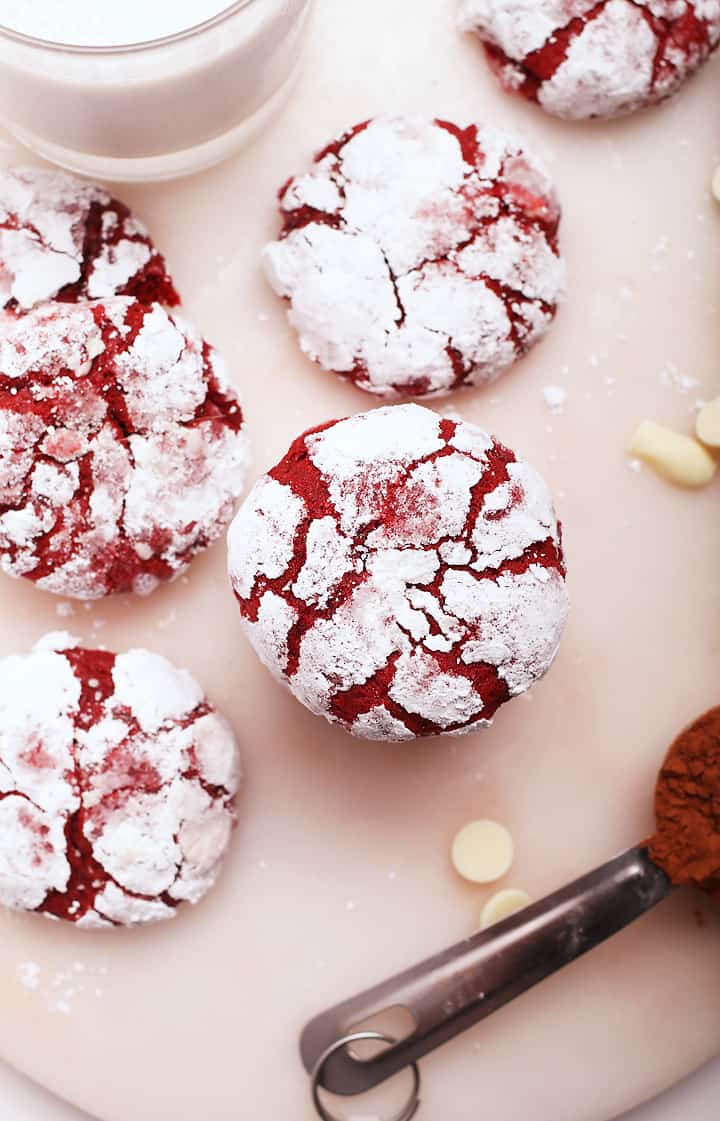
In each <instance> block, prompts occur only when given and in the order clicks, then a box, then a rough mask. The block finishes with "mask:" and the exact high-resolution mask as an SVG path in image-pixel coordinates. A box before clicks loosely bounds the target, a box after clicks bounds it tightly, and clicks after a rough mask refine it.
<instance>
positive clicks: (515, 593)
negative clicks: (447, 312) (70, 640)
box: [229, 405, 567, 740]
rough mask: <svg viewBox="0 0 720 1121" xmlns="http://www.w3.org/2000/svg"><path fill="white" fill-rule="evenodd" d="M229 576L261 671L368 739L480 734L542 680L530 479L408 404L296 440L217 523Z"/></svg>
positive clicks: (539, 526) (491, 444) (542, 533)
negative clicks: (222, 528)
mask: <svg viewBox="0 0 720 1121" xmlns="http://www.w3.org/2000/svg"><path fill="white" fill-rule="evenodd" d="M229 569H230V577H231V581H232V585H233V588H234V591H235V594H236V596H237V599H238V601H239V603H240V611H241V615H242V619H243V622H244V627H245V630H246V632H247V634H248V636H249V638H250V641H251V643H252V644H253V646H254V647H255V650H256V651H257V653H258V655H259V656H260V658H261V659H262V660H263V661H264V662H265V664H266V665H267V666H268V667H269V668H270V669H271V670H272V671H273V673H274V674H275V675H276V676H277V677H278V678H279V679H280V680H282V681H283V682H285V683H286V684H287V685H288V686H289V687H290V689H291V690H292V692H293V693H294V694H295V696H296V697H297V698H298V699H299V700H300V701H302V703H303V704H305V705H306V706H307V707H308V708H309V709H310V710H311V711H312V712H314V713H317V714H322V715H323V716H325V717H326V718H327V719H328V720H331V721H333V722H334V723H337V724H340V725H342V727H344V728H346V729H347V730H348V731H350V732H352V733H353V734H355V735H357V736H361V737H365V738H367V739H374V740H411V739H413V738H415V737H416V736H427V735H437V734H440V733H449V732H454V733H458V732H468V731H471V730H472V729H474V728H478V727H479V726H481V725H485V724H487V723H488V722H489V721H490V719H491V718H492V716H493V715H494V714H495V712H496V711H497V709H498V708H499V706H500V705H501V704H503V703H504V702H505V701H507V700H509V699H510V698H511V697H513V696H517V695H518V694H519V693H523V692H524V691H525V690H526V689H528V688H529V687H530V686H531V685H532V684H533V683H534V682H535V681H537V680H538V678H540V677H542V675H543V674H544V673H545V672H546V670H547V669H548V668H549V667H550V664H551V663H552V661H553V658H554V657H555V654H556V652H557V649H558V645H559V643H560V637H561V634H562V630H563V626H564V623H565V618H566V612H567V596H566V590H565V567H564V562H563V554H562V547H561V540H560V527H559V525H558V522H557V519H556V517H555V513H554V510H553V504H552V499H551V497H550V494H549V492H548V489H547V486H546V485H545V483H544V482H543V480H542V479H541V477H540V476H539V475H538V474H537V472H536V471H534V470H533V468H532V467H529V466H528V465H527V464H526V463H523V462H522V461H521V460H518V459H517V458H516V456H515V455H514V454H513V452H511V451H509V450H508V449H507V448H505V447H503V446H502V444H499V443H498V442H497V440H495V439H493V437H492V436H488V435H486V434H485V433H484V432H482V431H481V430H480V429H479V428H476V427H474V426H473V425H471V424H466V423H464V422H461V421H454V420H443V419H442V418H441V417H439V416H438V415H437V414H436V413H434V412H430V411H429V410H428V409H423V408H420V407H419V406H418V405H397V406H394V407H392V406H391V407H389V408H383V409H377V410H375V411H373V412H370V413H364V414H361V415H360V416H356V417H352V418H351V419H349V420H343V421H334V422H331V423H330V424H328V425H325V426H324V427H323V428H318V429H316V430H314V431H312V432H308V433H306V434H305V435H304V436H301V437H300V438H299V439H298V440H296V441H295V443H294V444H293V445H292V447H291V448H290V451H289V452H288V454H287V455H286V456H285V458H284V459H283V460H282V461H281V462H280V463H279V464H278V465H277V467H275V468H274V469H273V470H272V471H270V472H269V474H267V475H265V476H264V477H263V478H262V479H260V481H259V482H258V483H257V484H256V486H255V488H254V489H253V491H252V492H251V494H250V495H249V497H248V498H247V500H246V502H245V503H244V505H243V507H242V508H241V510H240V512H239V514H238V516H237V518H236V519H235V521H234V522H233V525H232V527H231V529H230V535H229Z"/></svg>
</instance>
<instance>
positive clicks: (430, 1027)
mask: <svg viewBox="0 0 720 1121" xmlns="http://www.w3.org/2000/svg"><path fill="white" fill-rule="evenodd" d="M671 889H672V885H671V883H670V880H669V879H668V877H667V876H666V875H665V873H664V872H663V871H662V870H661V869H660V868H658V867H657V865H656V864H654V863H653V862H652V860H651V859H650V857H649V856H648V853H647V850H646V849H645V848H643V847H638V848H633V849H630V850H629V851H628V852H625V853H623V854H622V855H621V856H618V857H616V858H615V859H614V860H611V861H609V862H608V863H607V864H604V865H602V867H600V868H597V869H596V870H595V871H594V872H590V873H588V874H587V875H585V876H582V877H581V878H580V879H579V880H575V881H574V882H573V883H571V884H568V885H567V887H564V888H561V889H560V890H559V891H556V892H554V893H553V894H552V895H548V896H546V897H545V898H544V899H540V900H539V901H538V902H537V903H534V904H532V905H531V906H529V907H526V908H525V909H524V910H523V911H520V912H519V913H518V914H516V915H512V916H511V917H510V918H508V919H505V920H504V921H503V922H501V923H498V924H497V925H496V926H494V927H492V928H491V929H490V930H487V931H484V932H482V933H480V934H476V935H475V936H474V937H472V938H469V939H467V940H466V941H465V942H461V943H459V944H458V945H456V946H453V947H451V948H450V949H448V950H445V951H443V952H442V953H440V954H437V955H436V956H434V957H431V958H429V959H428V960H427V961H424V962H422V963H421V964H419V965H416V966H414V967H413V968H411V969H408V970H407V971H405V972H403V973H400V974H398V975H397V976H396V977H393V978H392V979H391V980H389V981H386V982H384V983H383V984H380V985H376V986H375V987H374V988H371V989H368V990H367V992H365V993H362V994H361V995H360V996H357V997H354V998H352V999H351V1000H347V1001H344V1002H343V1003H342V1004H339V1005H337V1006H336V1007H335V1008H332V1009H330V1010H329V1011H327V1012H324V1013H322V1014H321V1015H320V1016H317V1017H316V1018H315V1019H314V1020H312V1021H311V1022H310V1023H309V1024H308V1025H307V1027H306V1028H305V1030H304V1031H303V1034H302V1038H301V1042H300V1050H301V1055H302V1059H303V1062H304V1064H305V1067H306V1068H307V1070H308V1071H311V1070H312V1069H313V1068H314V1066H315V1064H316V1062H317V1061H318V1059H319V1058H320V1056H321V1055H322V1054H323V1053H324V1052H325V1051H326V1050H327V1049H328V1048H329V1047H331V1046H332V1044H333V1043H335V1042H336V1041H337V1040H339V1039H342V1038H343V1037H345V1036H347V1035H349V1034H351V1033H352V1031H353V1029H354V1028H356V1027H357V1026H358V1025H359V1024H364V1023H365V1022H366V1021H368V1020H370V1019H371V1018H373V1017H377V1016H380V1015H381V1014H382V1013H383V1012H385V1011H387V1010H388V1009H390V1008H394V1007H397V1006H401V1007H403V1008H405V1009H407V1011H409V1012H410V1014H411V1016H412V1018H413V1020H414V1025H415V1026H414V1029H413V1030H412V1033H411V1034H410V1035H408V1036H406V1037H405V1038H404V1039H401V1040H400V1041H399V1042H398V1043H396V1044H394V1045H393V1046H391V1047H390V1048H389V1049H388V1050H385V1051H382V1052H381V1053H380V1054H379V1055H377V1056H375V1057H374V1058H372V1059H365V1060H363V1059H360V1058H358V1057H357V1056H354V1055H353V1054H352V1053H351V1052H350V1050H349V1049H348V1048H345V1049H343V1050H340V1051H337V1052H336V1053H335V1055H334V1056H333V1057H332V1058H331V1059H330V1060H329V1061H328V1062H327V1064H326V1066H325V1068H324V1075H323V1085H324V1088H325V1089H326V1090H328V1091H330V1092H331V1093H335V1094H341V1095H345V1096H350V1095H355V1094H362V1093H364V1092H365V1091H367V1090H370V1089H372V1088H373V1087H374V1086H377V1085H379V1084H380V1083H381V1082H384V1081H385V1080H386V1079H387V1078H390V1077H392V1075H394V1074H397V1072H398V1071H400V1070H403V1069H404V1068H405V1067H406V1066H408V1065H410V1064H411V1063H413V1062H416V1061H417V1060H418V1059H420V1058H422V1057H423V1055H427V1054H428V1053H429V1052H430V1051H434V1050H435V1048H436V1047H439V1046H441V1045H442V1044H443V1043H446V1042H447V1041H448V1040H450V1039H453V1038H454V1037H455V1036H456V1035H459V1034H460V1033H461V1032H463V1031H465V1030H466V1029H467V1028H469V1027H471V1026H472V1025H473V1024H476V1023H478V1022H479V1021H480V1020H483V1019H485V1017H486V1016H489V1015H490V1014H491V1013H492V1012H495V1011H496V1009H498V1008H501V1007H502V1006H503V1005H505V1004H507V1003H508V1002H509V1001H511V1000H513V999H514V998H515V997H516V996H519V995H520V994H521V993H523V992H525V991H526V990H527V989H529V988H531V987H532V986H533V985H536V984H537V983H538V982H539V981H542V980H544V978H546V977H549V976H550V974H552V973H555V972H556V971H557V970H558V969H561V968H562V967H563V966H564V965H567V964H568V963H569V962H571V961H574V960H575V959H576V958H579V957H580V956H581V955H582V954H585V953H587V952H588V950H592V949H593V948H594V947H595V946H598V945H600V943H601V942H604V941H605V940H606V939H607V938H610V937H611V935H613V934H616V933H617V931H619V930H622V929H623V927H625V926H627V925H628V923H631V922H632V921H633V920H634V919H636V918H639V917H640V915H642V914H644V913H645V912H646V911H648V910H650V908H651V907H654V906H655V905H656V904H657V903H659V902H660V901H661V900H662V899H664V898H665V896H666V895H668V894H669V892H670V891H671Z"/></svg>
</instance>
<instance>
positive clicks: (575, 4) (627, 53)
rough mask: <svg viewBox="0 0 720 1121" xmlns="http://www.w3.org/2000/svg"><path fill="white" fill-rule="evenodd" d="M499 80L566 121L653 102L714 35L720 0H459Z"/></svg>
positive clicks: (703, 53) (687, 70) (673, 86)
mask: <svg viewBox="0 0 720 1121" xmlns="http://www.w3.org/2000/svg"><path fill="white" fill-rule="evenodd" d="M460 26H461V28H462V29H463V30H465V31H472V32H475V33H476V34H477V35H479V36H480V38H481V40H482V42H483V44H484V46H485V51H486V53H487V56H488V59H489V60H490V63H491V65H492V67H493V69H494V70H495V71H496V72H497V74H498V76H499V78H500V81H501V83H502V85H503V86H504V87H505V89H506V90H508V91H510V92H512V93H519V94H521V95H522V96H523V97H526V98H528V99H529V100H531V101H537V102H539V104H540V105H542V107H543V109H546V110H547V111H548V113H553V114H554V115H555V116H557V117H564V118H566V119H568V120H582V119H585V118H588V117H619V116H621V115H622V114H624V113H632V112H634V110H636V109H642V108H644V107H645V106H647V105H652V104H654V103H655V102H657V101H662V100H663V99H664V98H666V97H670V96H671V94H673V93H675V91H676V90H677V89H678V88H679V87H680V86H681V85H682V84H683V82H684V81H685V80H686V79H687V78H688V77H689V76H690V75H691V74H692V73H693V71H695V70H697V68H698V67H699V66H700V65H701V64H702V63H703V62H704V61H705V59H706V58H707V57H708V55H709V54H710V53H711V52H712V51H713V50H714V49H715V47H716V46H717V45H718V42H720V0H694V2H691V0H599V2H598V0H462V2H461V6H460Z"/></svg>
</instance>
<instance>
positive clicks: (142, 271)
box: [0, 167, 180, 311]
mask: <svg viewBox="0 0 720 1121" xmlns="http://www.w3.org/2000/svg"><path fill="white" fill-rule="evenodd" d="M114 295H122V296H134V297H135V298H136V299H139V300H142V301H143V302H144V303H153V302H155V301H157V302H159V303H162V304H166V305H167V306H168V307H175V306H176V305H177V304H178V303H179V302H180V298H179V296H178V294H177V292H176V291H175V286H174V285H173V282H172V280H171V278H170V277H169V276H168V273H167V268H166V266H165V261H164V258H163V257H162V256H161V254H160V253H158V251H157V249H156V248H155V246H154V245H153V243H152V240H151V238H150V235H149V233H148V231H147V229H146V228H145V226H144V225H143V224H142V222H140V221H139V220H138V219H137V218H136V217H135V215H134V214H132V212H131V211H130V210H129V209H128V207H127V206H126V205H125V203H123V202H119V201H118V199H116V198H113V197H112V195H111V194H110V193H109V192H108V191H106V190H105V188H104V187H99V186H96V185H95V184H92V183H87V182H85V181H84V180H82V179H76V178H75V176H73V175H68V174H66V173H65V172H62V171H47V170H45V169H42V168H38V167H6V168H2V169H0V306H4V307H6V308H15V309H17V310H19V311H25V310H27V309H28V308H31V307H33V306H34V305H36V304H39V303H44V302H45V301H48V300H62V301H67V302H75V301H77V300H88V299H89V300H95V299H105V297H107V296H114Z"/></svg>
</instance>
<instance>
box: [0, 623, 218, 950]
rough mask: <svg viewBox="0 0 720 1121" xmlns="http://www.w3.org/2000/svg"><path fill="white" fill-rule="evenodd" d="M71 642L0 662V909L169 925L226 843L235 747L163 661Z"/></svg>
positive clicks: (61, 640) (198, 890) (212, 870)
mask: <svg viewBox="0 0 720 1121" xmlns="http://www.w3.org/2000/svg"><path fill="white" fill-rule="evenodd" d="M67 639H68V636H66V635H61V636H58V638H57V640H56V641H55V642H54V643H44V644H43V645H42V646H41V647H39V648H37V649H36V650H35V651H34V652H33V653H32V654H30V655H28V656H24V657H19V656H16V657H8V658H3V659H0V903H2V904H3V905H4V906H6V907H12V908H14V909H16V910H24V911H38V912H40V913H42V914H45V915H48V916H50V917H53V918H58V919H66V920H68V921H70V922H74V923H76V924H77V925H78V926H80V927H82V928H86V929H92V928H96V927H107V926H111V925H113V926H115V925H121V926H131V925H135V924H139V923H148V922H155V921H157V920H160V919H169V918H172V917H173V915H174V914H175V909H176V907H177V906H178V905H179V904H180V903H183V902H191V903H196V902H198V900H200V899H201V898H202V896H203V895H205V893H206V892H207V891H208V890H209V889H210V888H211V887H212V885H213V883H214V882H215V879H216V878H217V875H218V872H219V869H220V864H221V861H222V858H223V855H224V853H225V850H226V848H227V845H228V842H229V840H230V835H231V832H232V829H233V826H234V823H235V811H234V806H233V799H234V796H235V794H236V792H237V789H238V785H239V779H240V769H239V762H238V754H237V747H236V743H235V739H234V736H233V733H232V731H231V729H230V727H229V725H228V724H227V722H226V721H225V720H224V719H223V717H221V716H220V715H219V714H218V713H217V712H216V711H215V710H214V709H213V708H212V706H211V705H210V704H209V703H208V702H207V700H206V699H205V697H204V696H203V693H202V690H201V689H200V687H199V686H198V685H197V683H196V682H195V681H194V680H193V678H192V677H191V676H190V674H189V673H187V671H185V670H179V669H177V668H176V667H175V666H172V665H171V664H170V663H169V662H168V661H166V660H165V659H164V658H162V657H161V656H160V655H158V654H151V653H148V652H147V651H145V650H132V651H130V652H129V653H127V654H121V655H115V654H111V653H107V652H105V651H98V650H84V649H81V648H79V647H77V646H72V645H71V646H70V647H65V645H64V644H65V642H66V641H67ZM53 645H54V646H56V647H58V646H59V647H60V648H59V649H52V648H51V647H52V646H53Z"/></svg>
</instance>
